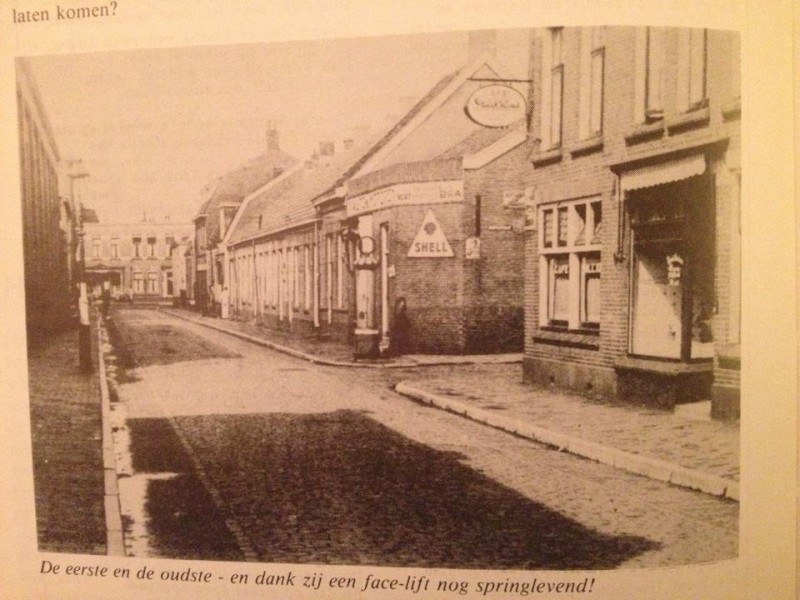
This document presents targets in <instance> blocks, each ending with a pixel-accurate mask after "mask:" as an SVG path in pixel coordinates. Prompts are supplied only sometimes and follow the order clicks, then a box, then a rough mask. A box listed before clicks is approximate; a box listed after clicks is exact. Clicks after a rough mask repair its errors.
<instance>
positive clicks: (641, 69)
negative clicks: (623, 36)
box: [634, 27, 665, 123]
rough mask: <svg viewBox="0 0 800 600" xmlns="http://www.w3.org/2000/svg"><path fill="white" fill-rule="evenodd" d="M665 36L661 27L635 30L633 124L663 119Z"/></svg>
mask: <svg viewBox="0 0 800 600" xmlns="http://www.w3.org/2000/svg"><path fill="white" fill-rule="evenodd" d="M664 35H665V30H664V28H663V27H639V28H637V30H636V50H635V72H636V76H635V90H634V92H635V94H634V96H635V100H634V107H635V111H636V112H635V114H634V120H635V122H636V123H649V122H652V121H656V120H658V119H661V118H663V116H664V104H663V87H664Z"/></svg>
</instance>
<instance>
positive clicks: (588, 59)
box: [579, 27, 605, 140]
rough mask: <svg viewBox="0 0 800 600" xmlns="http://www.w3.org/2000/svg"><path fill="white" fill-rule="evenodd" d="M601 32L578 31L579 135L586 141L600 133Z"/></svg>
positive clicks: (596, 29) (589, 28)
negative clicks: (579, 58)
mask: <svg viewBox="0 0 800 600" xmlns="http://www.w3.org/2000/svg"><path fill="white" fill-rule="evenodd" d="M604 33H605V32H604V28H603V27H584V28H582V29H581V63H580V69H581V74H580V86H581V87H580V117H579V135H580V139H582V140H585V139H589V138H593V137H598V136H600V135H601V134H602V133H603V77H604V71H605V48H604V44H605V42H604Z"/></svg>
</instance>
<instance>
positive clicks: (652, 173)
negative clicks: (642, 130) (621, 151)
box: [622, 154, 706, 192]
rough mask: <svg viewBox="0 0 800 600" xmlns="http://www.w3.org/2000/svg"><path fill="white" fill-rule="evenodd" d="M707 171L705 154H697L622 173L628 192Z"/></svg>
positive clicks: (624, 186)
mask: <svg viewBox="0 0 800 600" xmlns="http://www.w3.org/2000/svg"><path fill="white" fill-rule="evenodd" d="M705 171H706V158H705V155H703V154H695V155H694V156H688V157H686V158H680V159H677V160H672V161H670V162H667V163H661V164H658V165H650V166H647V167H642V168H640V169H635V170H633V171H628V172H626V173H623V174H622V189H623V190H624V191H626V192H629V191H631V190H640V189H642V188H648V187H653V186H655V185H663V184H665V183H673V182H675V181H681V180H683V179H688V178H689V177H695V176H696V175H702V174H703V173H705Z"/></svg>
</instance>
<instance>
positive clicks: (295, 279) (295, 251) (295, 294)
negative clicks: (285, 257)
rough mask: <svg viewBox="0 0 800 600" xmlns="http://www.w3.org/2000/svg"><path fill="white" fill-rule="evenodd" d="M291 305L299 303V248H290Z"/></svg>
mask: <svg viewBox="0 0 800 600" xmlns="http://www.w3.org/2000/svg"><path fill="white" fill-rule="evenodd" d="M291 253H292V258H291V260H292V264H291V270H292V284H291V288H292V306H299V305H300V290H299V284H300V259H299V248H292V250H291Z"/></svg>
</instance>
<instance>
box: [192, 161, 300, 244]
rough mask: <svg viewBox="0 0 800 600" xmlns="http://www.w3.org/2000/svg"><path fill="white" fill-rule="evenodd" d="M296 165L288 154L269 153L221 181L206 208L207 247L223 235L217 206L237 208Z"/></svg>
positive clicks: (232, 172)
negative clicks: (279, 174) (247, 198)
mask: <svg viewBox="0 0 800 600" xmlns="http://www.w3.org/2000/svg"><path fill="white" fill-rule="evenodd" d="M296 163H297V159H296V158H294V157H293V156H291V155H290V154H287V153H286V152H283V151H281V150H273V149H270V150H268V151H266V152H264V153H263V154H261V155H260V156H258V157H257V158H254V159H252V160H250V161H249V162H247V163H245V164H244V165H242V166H241V167H239V168H238V169H236V170H234V171H231V172H230V173H228V174H227V175H224V176H223V177H222V178H220V180H219V183H218V184H217V186H216V189H215V190H214V192H213V194H212V195H211V198H210V199H209V201H208V203H207V204H206V206H205V213H206V215H207V219H206V236H207V239H208V242H209V244H210V245H213V244H215V243H216V242H218V241H219V240H220V239H221V237H222V235H223V232H221V231H220V222H219V208H220V206H222V205H234V206H238V205H239V204H241V202H242V200H244V198H245V197H246V196H248V195H249V194H251V193H253V192H254V191H255V190H257V189H258V188H260V187H262V186H263V185H265V184H266V183H268V182H269V181H271V180H272V179H274V178H275V176H276V173H278V172H283V171H286V170H287V169H289V168H291V167H292V166H293V165H294V164H296Z"/></svg>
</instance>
